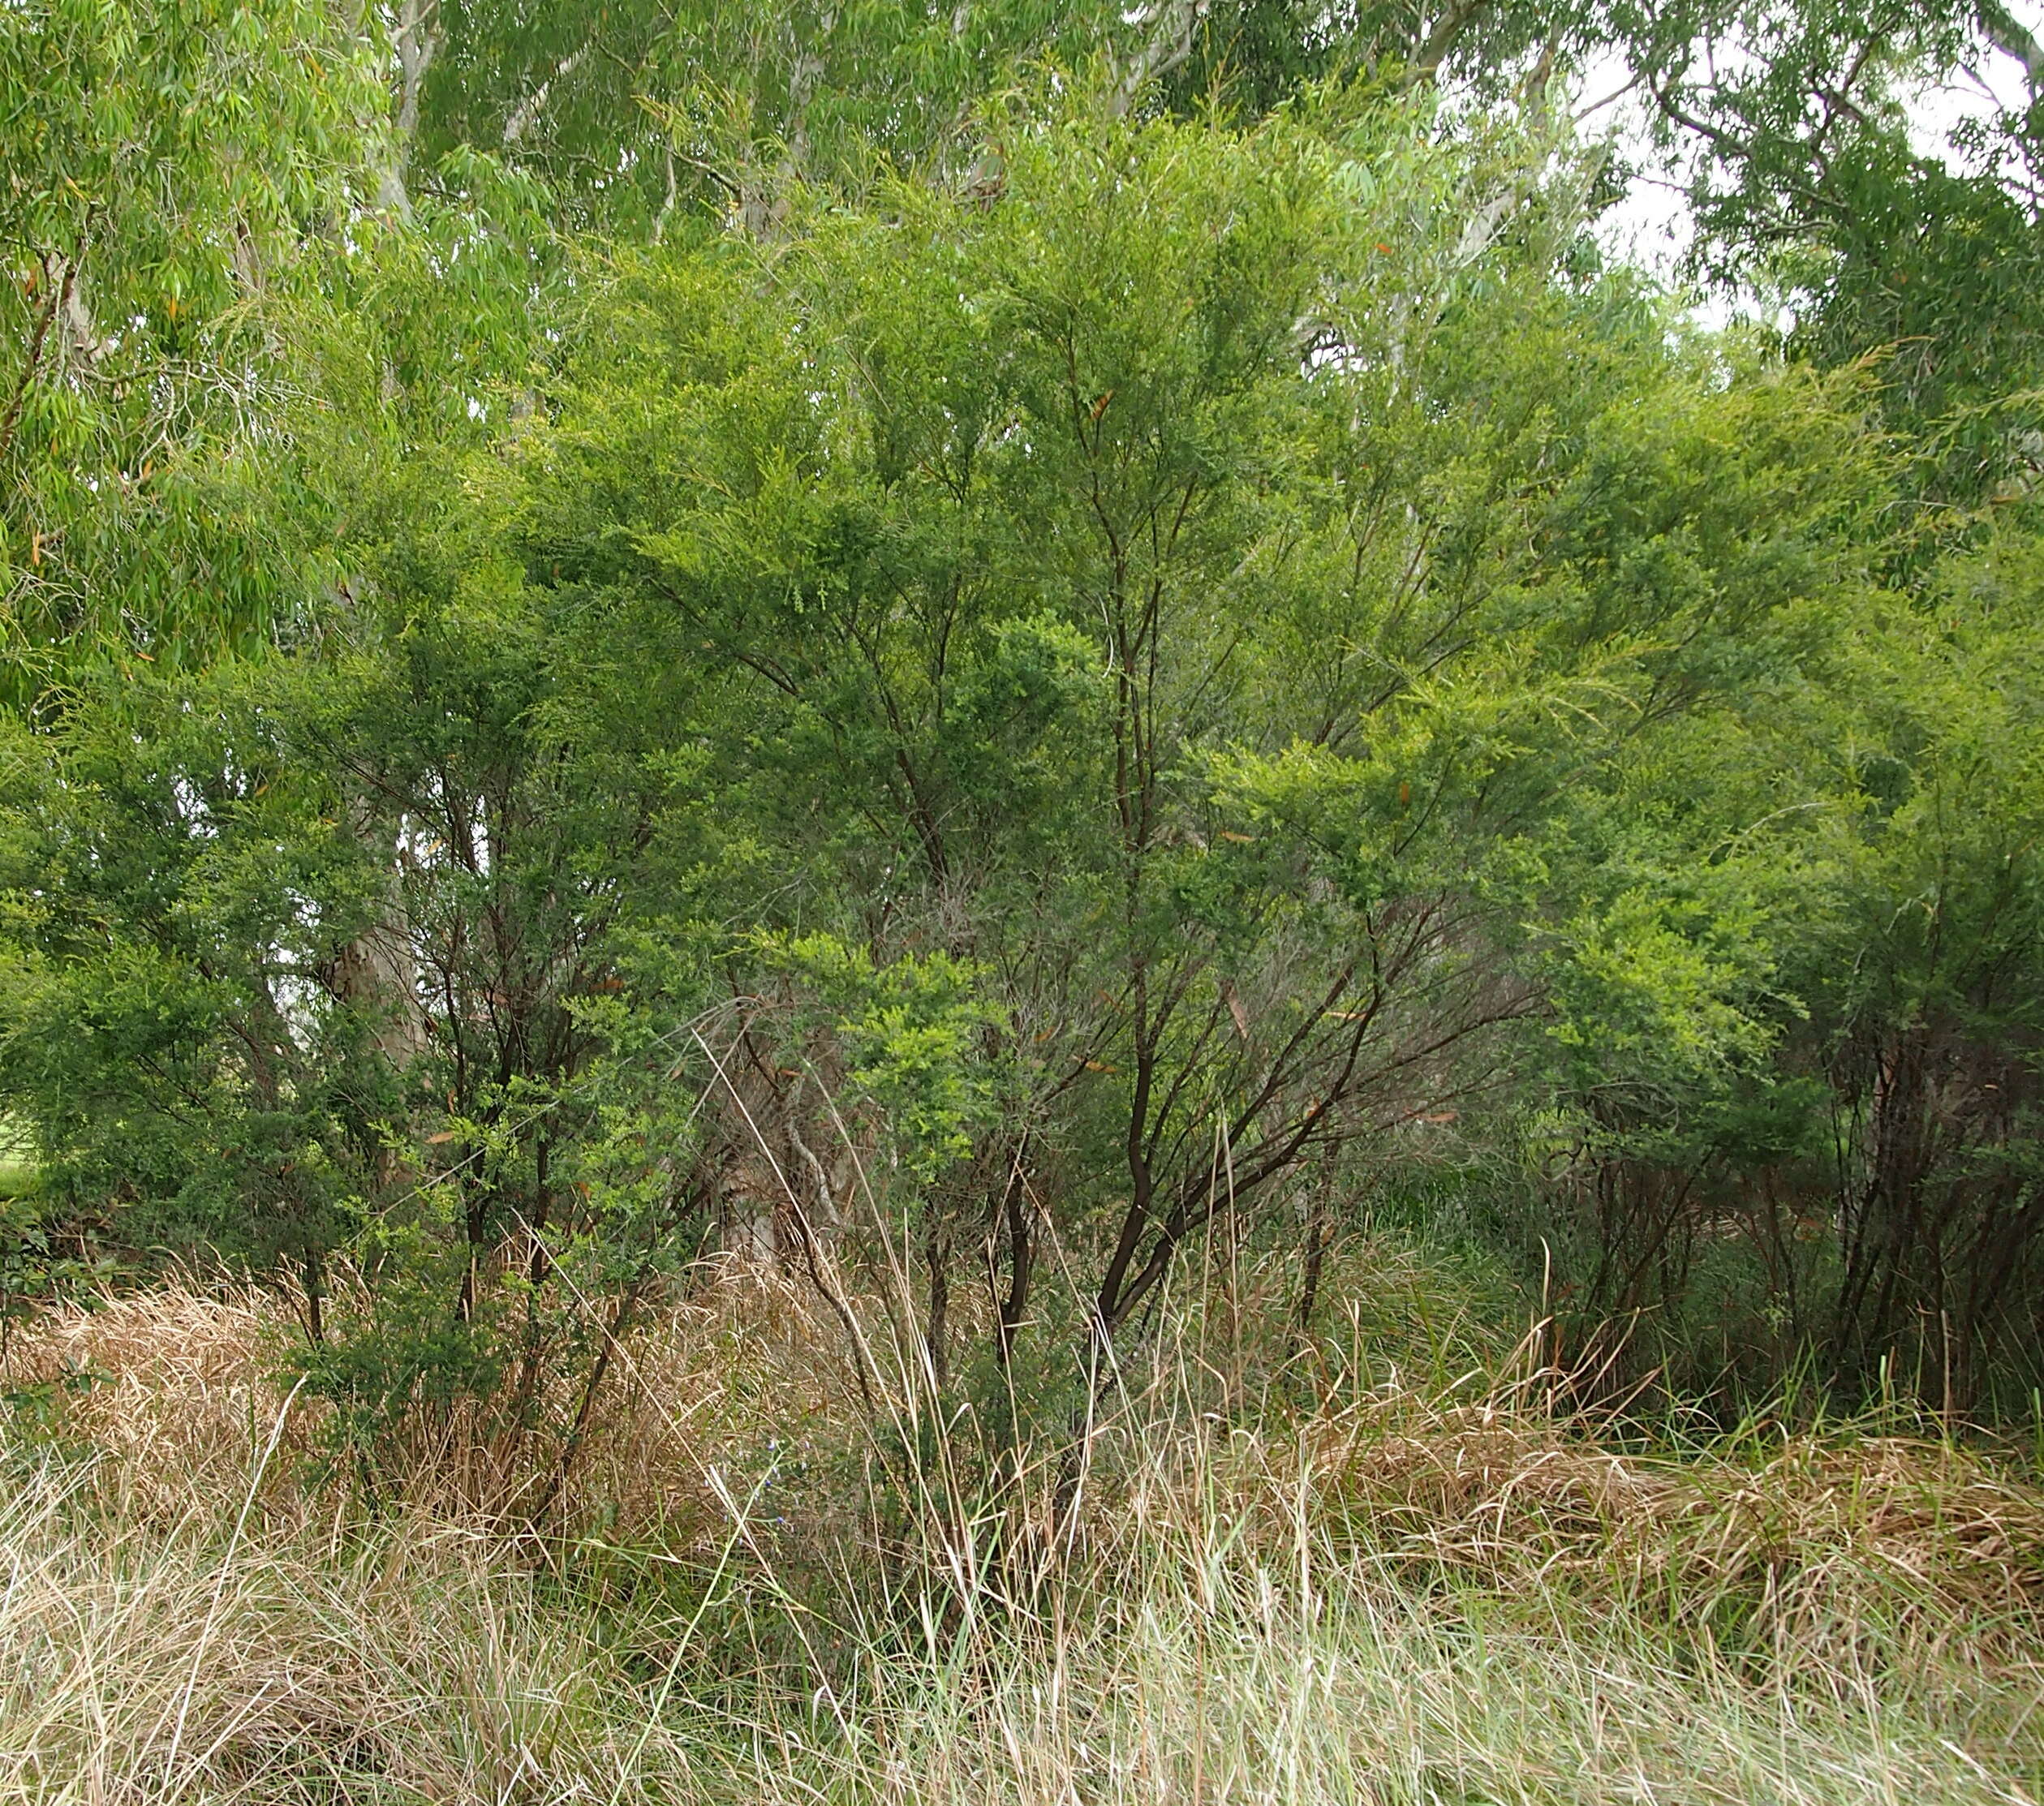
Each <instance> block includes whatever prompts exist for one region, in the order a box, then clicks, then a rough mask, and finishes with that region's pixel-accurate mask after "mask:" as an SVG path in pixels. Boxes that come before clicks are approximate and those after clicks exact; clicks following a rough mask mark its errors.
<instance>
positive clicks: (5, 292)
mask: <svg viewBox="0 0 2044 1806" xmlns="http://www.w3.org/2000/svg"><path fill="white" fill-rule="evenodd" d="M366 51H367V47H366V46H365V45H364V44H363V43H362V42H361V41H359V39H358V38H357V37H356V36H355V33H354V32H353V30H352V28H351V26H350V24H349V23H348V22H347V21H346V20H345V19H342V17H341V16H340V15H337V14H336V13H334V12H333V11H331V10H330V9H329V8H328V7H326V6H323V5H320V4H316V3H315V4H301V3H299V0H274V3H267V4H260V5H256V6H243V5H235V6H228V5H217V4H212V3H210V0H162V3H161V4H145V5H140V6H118V7H109V6H93V5H80V4H71V3H70V0H34V3H31V4H28V5H24V6H10V7H9V8H7V9H6V13H5V15H4V16H0V92H4V93H5V95H6V97H7V104H6V109H5V123H4V124H0V162H4V164H5V166H6V182H5V183H4V191H0V259H4V262H5V274H6V281H5V282H0V346H3V347H4V356H5V358H6V368H5V370H4V372H0V533H3V534H4V551H0V557H3V558H4V575H3V576H0V609H3V610H4V617H3V618H4V633H5V643H6V644H5V660H6V688H7V690H8V692H9V699H10V700H11V701H12V702H14V703H24V702H28V701H31V700H32V699H34V697H35V696H36V695H37V694H38V693H39V692H40V691H41V690H42V689H43V688H45V686H47V684H48V683H49V682H51V681H53V679H54V677H56V676H57V675H58V673H59V672H60V671H61V669H62V666H63V664H64V663H65V660H67V658H68V657H69V656H70V650H71V649H75V648H81V647H83V648H97V647H104V646H118V647H122V648H123V649H124V650H126V651H131V652H135V653H140V654H144V655H147V656H152V657H160V656H204V654H205V653H206V652H207V651H211V650H213V649H214V648H217V647H220V646H222V644H226V643H233V642H234V641H235V639H236V638H237V636H241V635H245V634H247V633H249V632H251V631H252V630H257V629H258V628H259V626H260V623H261V622H262V621H263V620H264V619H265V617H266V616H267V615H268V614H269V613H271V612H272V611H273V609H275V608H277V607H278V606H279V605H280V601H281V599H282V596H284V594H285V592H286V591H287V590H288V589H289V588H290V579H289V578H283V577H280V574H278V571H277V570H275V569H274V568H273V565H272V561H270V560H269V558H267V557H265V554H264V553H263V551H262V549H261V548H264V547H265V546H266V545H268V544H271V543H273V541H274V540H277V539H278V537H280V536H282V537H285V538H288V537H289V535H290V527H289V525H288V523H287V522H286V521H285V519H284V517H285V516H286V515H287V514H288V513H289V510H290V502H289V499H288V498H287V497H280V496H276V495H273V494H272V493H271V492H269V490H268V489H267V488H266V487H265V483H264V481H263V474H262V467H263V465H264V463H265V458H266V456H267V454H266V451H265V443H264V441H265V433H266V432H267V430H268V429H269V427H270V425H271V424H272V422H273V419H274V417H275V414H276V411H277V407H278V402H279V398H280V397H281V395H282V394H283V393H286V392H287V391H288V390H289V389H290V387H291V385H293V383H294V382H295V381H297V380H298V378H299V372H296V371H295V370H294V368H293V364H292V359H291V355H290V343H289V337H290V329H289V326H288V325H287V322H288V320H289V319H290V310H291V307H292V306H293V304H294V303H295V300H296V299H297V298H298V297H299V295H301V294H302V292H303V289H304V286H305V284H306V277H307V272H306V268H305V264H306V259H305V256H304V255H303V253H304V249H305V247H306V244H307V243H308V239H316V238H318V237H320V236H321V235H322V234H325V235H326V236H328V237H329V238H330V237H332V236H333V235H334V234H338V232H340V231H341V230H342V226H343V224H344V222H345V221H346V217H347V213H348V211H349V208H350V205H351V198H350V197H351V172H352V171H354V170H356V169H357V168H358V167H359V164H360V161H361V157H362V151H363V147H364V141H365V136H366V135H368V134H369V133H371V132H372V131H373V129H374V121H375V118H376V110H375V108H376V89H375V85H374V81H373V76H372V67H371V64H370V62H369V60H368V56H367V54H366Z"/></svg>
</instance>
